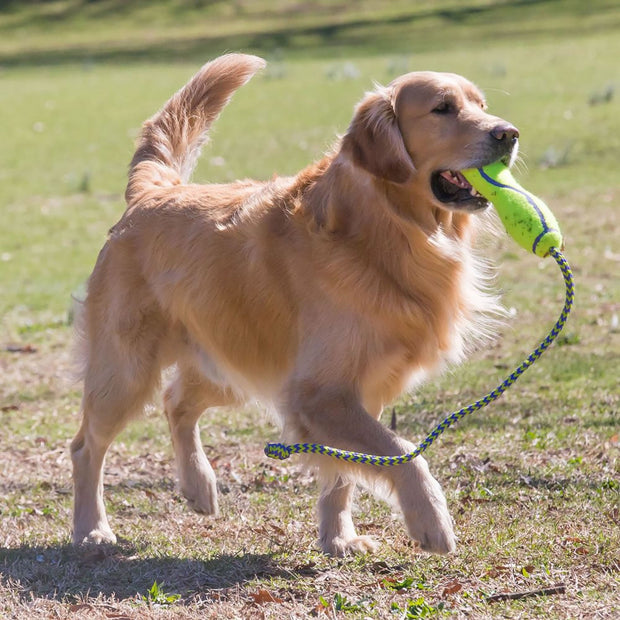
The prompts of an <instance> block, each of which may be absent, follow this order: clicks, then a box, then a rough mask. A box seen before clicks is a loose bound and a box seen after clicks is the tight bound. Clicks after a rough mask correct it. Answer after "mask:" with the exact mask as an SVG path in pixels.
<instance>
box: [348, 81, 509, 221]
mask: <svg viewBox="0 0 620 620" xmlns="http://www.w3.org/2000/svg"><path fill="white" fill-rule="evenodd" d="M518 137H519V132H518V130H517V129H516V128H515V127H514V126H512V125H511V124H510V123H508V122H507V121H504V120H502V119H501V118H498V117H496V116H492V115H491V114H488V113H487V112H486V102H485V99H484V96H483V94H482V93H481V92H480V90H479V89H478V88H477V87H476V86H475V85H474V84H472V83H471V82H469V81H468V80H466V79H465V78H463V77H461V76H459V75H455V74H452V73H434V72H415V73H408V74H406V75H403V76H401V77H399V78H397V79H396V80H394V81H393V82H392V83H391V84H390V85H389V86H387V87H379V88H377V90H376V91H375V92H373V93H369V94H368V95H367V96H366V97H365V98H364V99H363V100H362V101H361V103H360V104H359V105H358V107H357V108H356V111H355V115H354V117H353V120H352V122H351V125H350V127H349V129H348V131H347V133H346V135H345V136H344V138H343V142H342V150H343V152H344V153H346V154H348V156H349V157H350V158H351V159H352V160H353V163H354V164H355V165H356V166H359V167H361V168H363V169H364V170H366V171H367V172H369V173H371V174H373V175H374V176H376V177H377V178H379V179H383V180H385V181H387V182H390V183H395V184H399V185H409V186H411V190H412V191H414V192H415V194H416V197H418V199H421V200H423V201H424V202H426V203H428V204H431V205H433V206H440V207H442V208H445V209H451V210H460V211H477V210H479V209H482V208H485V207H486V206H488V203H487V201H486V200H485V199H484V198H483V197H482V196H480V195H479V194H477V192H476V191H475V190H473V189H472V187H471V185H470V184H469V183H468V182H467V181H466V179H465V177H463V175H462V174H460V171H461V170H463V169H466V168H475V167H480V166H484V165H486V164H490V163H492V162H494V161H497V160H498V159H501V160H503V161H505V162H506V163H511V162H512V161H513V160H514V158H515V157H516V154H517V149H518Z"/></svg>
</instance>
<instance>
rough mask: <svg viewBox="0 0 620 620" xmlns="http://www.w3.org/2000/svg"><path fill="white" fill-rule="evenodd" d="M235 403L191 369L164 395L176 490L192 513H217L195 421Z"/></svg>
mask: <svg viewBox="0 0 620 620" xmlns="http://www.w3.org/2000/svg"><path fill="white" fill-rule="evenodd" d="M235 402H237V399H236V398H235V395H234V394H233V393H232V392H231V391H230V390H228V389H226V388H221V387H219V386H217V385H215V384H213V383H212V382H211V381H209V380H208V379H206V378H205V377H204V376H203V375H202V374H200V373H199V371H197V370H195V369H193V368H191V367H190V368H180V369H179V370H178V372H177V376H176V377H175V379H174V380H173V382H172V383H171V384H170V386H169V387H168V388H167V389H166V392H165V394H164V405H165V409H166V416H167V418H168V425H169V427H170V434H171V436H172V444H173V446H174V452H175V457H176V463H177V469H178V476H179V486H180V489H181V493H183V495H184V496H185V498H186V499H187V501H188V503H189V505H190V506H191V507H192V508H193V509H194V510H195V511H196V512H201V513H205V514H209V515H216V514H217V513H218V503H217V488H216V479H215V473H214V472H213V468H212V467H211V464H210V463H209V460H208V459H207V457H206V455H205V453H204V450H203V447H202V443H201V441H200V429H199V428H198V420H199V418H200V416H201V414H202V412H203V411H204V410H205V409H208V408H209V407H220V406H225V405H232V404H234V403H235Z"/></svg>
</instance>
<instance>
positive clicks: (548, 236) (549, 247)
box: [265, 162, 575, 467]
mask: <svg viewBox="0 0 620 620" xmlns="http://www.w3.org/2000/svg"><path fill="white" fill-rule="evenodd" d="M462 174H463V176H464V177H465V178H466V179H467V180H468V181H469V183H471V185H472V187H474V188H475V189H476V190H477V191H478V192H479V193H480V194H482V195H483V196H484V197H485V198H486V199H487V200H489V201H490V202H492V203H493V204H494V205H495V208H496V210H497V212H498V214H499V216H500V219H501V220H502V222H503V224H504V226H505V228H506V231H507V232H508V234H509V235H510V236H511V237H512V238H513V239H514V240H515V241H516V242H517V243H518V244H519V245H520V246H522V247H524V248H525V249H526V250H528V251H532V252H534V254H536V255H537V256H543V257H544V256H547V255H549V254H551V256H553V258H554V259H555V261H556V262H557V264H558V266H559V267H560V270H561V271H562V275H563V276H564V284H565V286H566V296H565V301H564V307H563V309H562V312H561V314H560V317H559V318H558V320H557V321H556V323H555V325H554V326H553V328H552V329H551V331H550V332H549V334H548V335H547V336H546V337H545V339H544V340H543V341H542V342H541V343H540V344H539V345H538V346H537V347H536V349H534V351H533V352H532V353H530V355H529V356H528V357H527V359H525V360H524V361H523V362H521V364H520V365H519V366H518V367H517V368H516V369H515V370H514V371H513V372H512V373H511V374H510V375H509V376H508V377H506V378H505V379H504V381H502V383H500V384H499V385H498V386H497V387H496V388H495V389H494V390H491V391H490V392H489V393H488V394H487V395H486V396H483V397H482V398H481V399H479V400H477V401H476V402H475V403H472V404H471V405H468V406H467V407H463V408H462V409H459V410H458V411H455V412H453V413H451V414H449V415H448V416H447V417H446V418H445V420H443V422H440V423H439V424H437V426H436V427H435V428H434V429H433V430H432V431H431V432H430V433H429V434H428V435H427V436H426V438H425V439H424V440H423V441H422V442H421V443H420V444H419V445H418V447H417V448H416V449H415V450H414V451H413V452H409V453H408V454H401V455H399V456H379V455H374V454H364V453H362V452H350V451H348V450H340V449H338V448H332V447H330V446H324V445H321V444H316V443H297V444H293V445H286V444H282V443H270V444H267V446H266V447H265V454H266V455H267V456H268V457H270V458H273V459H279V460H284V459H287V458H288V457H289V456H290V455H291V454H299V453H301V454H322V455H325V456H331V457H334V458H336V459H340V460H343V461H347V462H350V463H366V464H369V465H379V466H384V467H392V466H394V465H402V464H404V463H408V462H410V461H412V460H413V459H414V458H416V457H417V456H418V455H419V454H422V452H424V451H425V450H426V449H427V448H428V447H429V446H430V445H431V444H432V443H433V442H434V441H435V439H437V438H438V437H439V435H441V434H442V433H443V432H444V431H445V430H446V429H448V428H450V426H452V425H453V424H454V423H455V422H458V421H459V420H461V419H463V418H464V417H465V416H466V415H468V414H470V413H473V412H474V411H478V410H479V409H482V408H483V407H486V406H487V405H489V404H490V403H492V402H493V401H495V400H497V399H498V398H499V397H500V396H501V395H502V394H503V393H504V392H505V391H506V390H507V389H508V388H509V387H510V386H512V385H513V384H514V383H515V382H516V381H517V379H518V378H519V377H520V376H521V375H522V374H523V373H524V372H525V371H526V370H527V369H528V368H529V367H530V366H531V365H532V364H533V363H534V362H535V361H537V360H538V358H539V357H540V356H541V355H542V354H543V353H544V352H545V351H546V350H547V349H548V348H549V347H550V346H551V343H552V342H553V341H554V340H555V339H556V338H557V337H558V335H559V333H560V332H561V331H562V328H563V327H564V324H565V323H566V321H567V319H568V315H569V314H570V311H571V308H572V306H573V301H574V296H575V288H574V283H573V275H572V272H571V269H570V266H569V264H568V262H567V261H566V259H565V258H564V256H563V255H562V253H561V251H560V250H561V249H562V246H563V241H562V234H561V233H560V227H559V226H558V223H557V220H556V219H555V217H554V215H553V213H551V210H550V209H549V207H547V205H546V204H545V203H544V202H543V201H542V200H540V198H537V197H536V196H534V195H533V194H530V193H529V192H528V191H526V190H525V189H523V188H522V187H521V186H520V185H519V184H518V183H517V182H516V181H515V180H514V178H513V176H512V174H511V173H510V170H508V167H507V166H506V165H504V164H503V163H502V162H496V163H494V164H490V165H488V166H484V167H482V168H472V169H469V170H463V171H462Z"/></svg>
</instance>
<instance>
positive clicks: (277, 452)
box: [265, 248, 575, 467]
mask: <svg viewBox="0 0 620 620" xmlns="http://www.w3.org/2000/svg"><path fill="white" fill-rule="evenodd" d="M549 254H551V256H553V258H554V259H555V260H556V262H557V264H558V266H559V267H560V270H561V271H562V275H563V276H564V284H565V286H566V297H565V301H564V307H563V308H562V312H561V314H560V317H559V318H558V320H557V321H556V323H555V325H554V326H553V328H552V329H551V331H550V332H549V334H548V335H547V336H546V338H545V339H544V340H543V341H542V342H541V343H540V344H539V345H538V346H537V347H536V349H534V351H533V352H532V353H531V354H530V355H529V357H528V358H527V359H526V360H524V361H523V362H522V363H521V364H520V365H519V366H518V367H517V368H516V369H515V371H514V372H513V373H511V374H510V375H509V376H508V377H506V379H504V381H502V383H500V385H498V386H497V387H496V388H495V389H494V390H492V391H491V392H489V393H488V394H487V395H486V396H483V397H482V398H481V399H480V400H477V401H476V402H475V403H473V404H471V405H469V406H467V407H463V408H462V409H459V410H458V411H455V412H454V413H451V414H450V415H449V416H448V417H446V419H445V420H444V421H443V422H440V423H439V424H438V425H437V426H436V427H435V428H434V429H433V430H432V431H431V432H430V433H429V434H428V435H427V437H426V439H424V441H422V443H420V445H419V446H418V447H417V448H416V449H415V450H414V451H413V452H410V453H408V454H402V455H399V456H378V455H374V454H362V453H360V452H349V451H348V450H339V449H338V448H331V447H329V446H323V445H321V444H314V443H297V444H292V445H286V444H282V443H270V444H267V446H266V447H265V454H266V455H267V456H268V457H269V458H272V459H279V460H281V461H283V460H285V459H287V458H288V457H289V456H290V455H291V454H299V453H303V454H322V455H325V456H331V457H334V458H337V459H340V460H342V461H348V462H350V463H363V464H369V465H380V466H384V467H391V466H394V465H403V464H404V463H408V462H410V461H412V460H413V459H414V458H416V457H417V456H418V455H419V454H421V453H422V452H424V451H425V450H426V449H427V448H428V447H429V446H430V445H431V444H432V443H433V442H434V441H435V439H437V438H438V437H439V435H441V434H442V433H443V432H444V431H445V430H446V429H448V428H449V427H450V426H452V425H453V424H454V423H455V422H458V421H459V420H461V419H462V418H464V417H465V416H466V415H468V414H470V413H473V412H474V411H478V410H480V409H482V408H483V407H486V406H487V405H489V404H491V403H492V402H493V401H495V400H497V399H498V398H499V397H500V396H501V395H502V394H503V393H504V392H505V391H506V390H507V389H508V388H509V387H510V386H511V385H513V384H514V383H515V382H516V381H517V379H518V378H519V377H520V376H521V375H522V374H523V373H524V372H525V371H526V370H527V369H528V368H529V367H530V366H531V365H532V364H533V363H534V362H535V361H537V360H538V359H539V358H540V356H541V355H542V354H543V353H544V352H545V351H546V350H547V349H548V348H549V347H550V346H551V344H552V343H553V341H554V340H555V339H556V338H557V337H558V335H559V333H560V332H561V331H562V329H563V327H564V325H565V324H566V321H567V320H568V315H569V314H570V311H571V309H572V307H573V302H574V299H575V284H574V281H573V274H572V271H571V268H570V266H569V264H568V262H567V261H566V259H565V258H564V256H563V254H562V253H561V252H560V251H559V250H558V249H557V248H551V249H550V250H549Z"/></svg>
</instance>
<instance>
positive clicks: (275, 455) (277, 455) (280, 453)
mask: <svg viewBox="0 0 620 620" xmlns="http://www.w3.org/2000/svg"><path fill="white" fill-rule="evenodd" d="M265 454H266V455H267V456H268V457H269V458H270V459H278V460H280V461H285V460H286V459H287V458H288V457H289V456H291V451H290V449H289V446H287V445H285V444H283V443H268V444H267V445H266V446H265Z"/></svg>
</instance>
